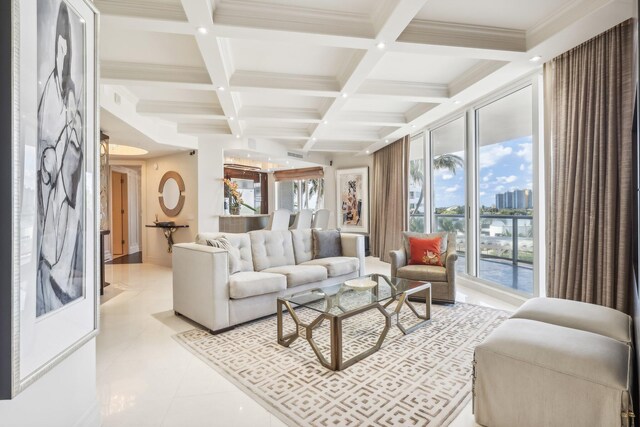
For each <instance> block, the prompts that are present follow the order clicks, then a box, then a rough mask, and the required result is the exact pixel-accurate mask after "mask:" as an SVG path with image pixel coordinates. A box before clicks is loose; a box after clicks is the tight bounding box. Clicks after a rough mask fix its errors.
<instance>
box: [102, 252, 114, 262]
mask: <svg viewBox="0 0 640 427" xmlns="http://www.w3.org/2000/svg"><path fill="white" fill-rule="evenodd" d="M112 259H113V254H112V253H111V251H104V260H105V261H111V260H112Z"/></svg>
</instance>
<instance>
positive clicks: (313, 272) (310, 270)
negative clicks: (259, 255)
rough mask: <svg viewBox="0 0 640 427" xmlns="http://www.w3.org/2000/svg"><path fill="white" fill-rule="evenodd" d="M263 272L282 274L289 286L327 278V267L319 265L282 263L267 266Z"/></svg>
mask: <svg viewBox="0 0 640 427" xmlns="http://www.w3.org/2000/svg"><path fill="white" fill-rule="evenodd" d="M263 272H264V273H276V274H284V275H285V276H286V278H287V287H289V288H292V287H294V286H299V285H304V284H306V283H311V282H320V281H322V280H325V279H326V278H327V269H326V268H324V267H321V266H319V265H283V266H280V267H271V268H267V269H266V270H263Z"/></svg>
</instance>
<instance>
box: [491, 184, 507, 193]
mask: <svg viewBox="0 0 640 427" xmlns="http://www.w3.org/2000/svg"><path fill="white" fill-rule="evenodd" d="M504 189H505V186H504V185H498V186H497V187H496V188H494V189H493V191H495V192H496V193H502V192H503V191H504Z"/></svg>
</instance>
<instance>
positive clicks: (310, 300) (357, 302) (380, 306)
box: [278, 274, 431, 371]
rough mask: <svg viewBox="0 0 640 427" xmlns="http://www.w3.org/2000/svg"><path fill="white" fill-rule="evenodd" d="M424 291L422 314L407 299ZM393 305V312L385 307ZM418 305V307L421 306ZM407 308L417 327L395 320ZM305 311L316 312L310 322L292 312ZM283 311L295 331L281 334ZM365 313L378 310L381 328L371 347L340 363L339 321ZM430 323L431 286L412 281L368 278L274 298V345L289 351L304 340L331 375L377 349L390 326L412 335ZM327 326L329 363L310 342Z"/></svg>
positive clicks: (341, 360) (378, 276) (372, 275)
mask: <svg viewBox="0 0 640 427" xmlns="http://www.w3.org/2000/svg"><path fill="white" fill-rule="evenodd" d="M422 291H426V292H425V293H426V297H425V301H424V306H425V307H424V308H425V309H424V314H421V313H419V312H418V310H417V309H416V307H415V306H414V303H412V302H410V301H409V297H410V296H411V295H413V294H415V293H418V292H422ZM394 302H396V305H395V307H394V308H393V310H391V311H389V310H388V309H387V307H389V306H390V305H391V304H393V303H394ZM421 304H422V303H421ZM404 306H407V307H409V309H410V310H411V311H412V312H413V314H414V315H415V316H416V317H417V318H418V320H419V321H418V323H416V324H414V325H412V326H410V327H406V326H404V325H403V324H402V323H401V322H400V319H399V314H400V310H401V309H402V307H404ZM300 307H304V308H308V309H310V310H313V311H315V312H317V317H315V318H314V319H313V320H312V321H311V322H308V323H303V322H302V321H301V320H300V317H299V316H298V315H297V314H296V312H295V310H294V308H300ZM285 310H286V311H287V312H288V313H289V315H290V316H291V318H292V319H293V321H294V323H295V331H293V332H291V333H288V334H285V333H284V331H283V329H284V328H283V317H282V316H283V312H284V311H285ZM369 310H379V311H380V313H382V314H383V318H382V321H383V322H384V328H383V329H382V332H381V333H380V336H379V338H378V340H377V341H376V343H375V344H374V346H373V347H371V348H369V349H367V350H365V351H363V352H361V353H359V354H357V355H355V356H353V357H351V358H350V359H348V360H343V354H342V353H343V352H342V350H343V346H342V344H343V321H344V320H346V319H348V318H350V317H353V316H356V315H358V314H361V313H364V312H366V311H369ZM430 319H431V284H430V283H427V282H419V281H415V280H407V279H399V278H394V277H388V276H384V275H382V274H370V275H368V276H363V277H359V278H357V279H353V280H347V281H346V282H345V283H342V284H338V285H333V286H327V287H325V288H318V289H311V290H307V291H303V292H300V293H297V294H292V295H288V296H285V297H282V298H278V344H280V345H282V346H284V347H289V346H290V345H291V343H292V342H294V341H295V340H296V339H298V338H299V337H303V338H305V339H306V340H307V341H308V342H309V345H310V346H311V348H312V349H313V352H314V353H315V354H316V356H317V357H318V360H319V361H320V363H321V364H322V366H324V367H326V368H328V369H331V370H333V371H340V370H342V369H345V368H348V367H349V366H351V365H353V364H354V363H356V362H358V361H360V360H362V359H364V358H365V357H367V356H370V355H371V354H373V353H375V352H376V351H378V350H379V349H380V347H381V346H382V343H383V341H384V339H385V337H386V336H387V333H388V332H389V329H390V328H391V326H393V325H397V326H398V328H399V329H400V330H401V331H402V333H403V334H405V335H406V334H408V333H411V332H413V331H414V330H415V329H416V328H419V327H420V326H422V325H424V324H425V323H427V322H429V320H430ZM325 320H327V321H328V322H329V333H330V348H331V356H330V359H331V360H327V359H326V358H325V357H324V355H323V354H322V352H321V351H320V349H319V347H318V345H317V344H316V342H315V341H314V339H313V331H314V329H316V328H318V327H319V326H320V325H321V324H322V322H324V321H325Z"/></svg>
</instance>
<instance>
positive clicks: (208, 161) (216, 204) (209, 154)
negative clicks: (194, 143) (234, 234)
mask: <svg viewBox="0 0 640 427" xmlns="http://www.w3.org/2000/svg"><path fill="white" fill-rule="evenodd" d="M199 147H200V148H198V152H197V154H196V156H197V162H198V164H197V168H198V183H199V184H200V187H199V189H198V201H199V205H198V226H199V227H200V230H202V231H211V232H215V231H218V230H219V229H220V228H219V223H218V219H219V215H222V214H223V213H224V184H223V182H222V180H223V178H224V145H223V144H217V143H215V142H209V141H200V145H199Z"/></svg>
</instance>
